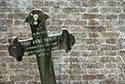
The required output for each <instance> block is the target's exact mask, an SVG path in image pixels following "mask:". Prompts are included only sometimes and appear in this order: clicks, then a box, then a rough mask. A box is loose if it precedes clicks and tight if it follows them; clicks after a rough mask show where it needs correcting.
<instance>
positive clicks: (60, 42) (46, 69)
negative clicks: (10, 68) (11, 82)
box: [8, 10, 75, 84]
mask: <svg viewBox="0 0 125 84" xmlns="http://www.w3.org/2000/svg"><path fill="white" fill-rule="evenodd" d="M48 18H49V17H48V15H47V14H44V13H43V12H42V11H40V10H33V11H32V12H31V13H30V14H29V15H28V17H27V18H26V20H25V22H27V23H29V24H30V27H31V31H32V37H33V38H32V39H30V40H25V41H18V39H17V38H15V39H14V40H13V42H12V43H11V44H10V45H9V47H8V51H9V54H10V55H11V56H13V57H15V58H16V60H18V61H21V60H22V57H23V56H24V53H25V52H26V53H28V54H29V55H32V54H36V58H37V62H38V68H39V73H40V78H41V83H42V84H56V78H55V73H54V67H53V62H52V57H51V51H52V50H57V49H65V51H66V52H69V51H70V50H71V48H72V46H73V45H74V43H75V38H74V36H73V35H72V34H70V33H69V32H68V31H67V30H63V32H62V34H61V35H58V36H52V37H49V36H48V35H47V29H46V20H47V19H48Z"/></svg>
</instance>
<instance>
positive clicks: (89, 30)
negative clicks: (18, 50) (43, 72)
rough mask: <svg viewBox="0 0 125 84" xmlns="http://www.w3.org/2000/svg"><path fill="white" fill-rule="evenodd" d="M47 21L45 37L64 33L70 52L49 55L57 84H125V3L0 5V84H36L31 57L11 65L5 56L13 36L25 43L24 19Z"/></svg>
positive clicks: (24, 1) (75, 0)
mask: <svg viewBox="0 0 125 84" xmlns="http://www.w3.org/2000/svg"><path fill="white" fill-rule="evenodd" d="M33 9H41V10H42V11H43V12H45V13H46V14H48V15H49V19H48V21H47V30H48V34H49V35H55V34H60V33H61V32H62V28H66V29H67V30H68V31H69V32H71V33H72V34H73V35H74V36H75V39H76V43H75V45H74V46H73V48H72V50H71V52H70V53H69V54H67V53H66V52H65V51H64V50H59V51H53V52H52V56H53V62H54V68H55V73H56V79H57V84H125V75H124V74H125V28H124V27H125V0H59V1H57V0H0V84H41V83H40V77H39V71H38V66H37V61H36V57H35V55H33V56H25V57H24V58H23V61H22V62H17V61H16V60H15V59H14V58H12V57H10V56H9V54H8V51H7V49H8V45H9V43H10V42H11V41H12V38H13V37H14V36H18V38H19V39H26V38H30V37H31V30H30V27H29V25H27V24H25V23H24V20H25V18H26V16H27V15H28V13H29V12H30V11H32V10H33Z"/></svg>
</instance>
